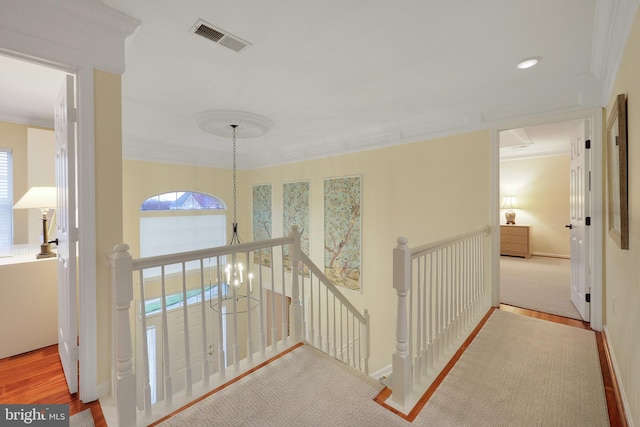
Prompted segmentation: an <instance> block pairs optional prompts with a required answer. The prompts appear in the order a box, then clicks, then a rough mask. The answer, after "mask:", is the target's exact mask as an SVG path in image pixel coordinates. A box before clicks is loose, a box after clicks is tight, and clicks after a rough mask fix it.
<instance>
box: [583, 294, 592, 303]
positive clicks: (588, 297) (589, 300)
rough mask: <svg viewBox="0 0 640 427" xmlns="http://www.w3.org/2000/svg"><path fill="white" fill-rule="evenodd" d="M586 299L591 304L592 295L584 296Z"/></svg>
mask: <svg viewBox="0 0 640 427" xmlns="http://www.w3.org/2000/svg"><path fill="white" fill-rule="evenodd" d="M584 299H585V301H587V302H591V294H584Z"/></svg>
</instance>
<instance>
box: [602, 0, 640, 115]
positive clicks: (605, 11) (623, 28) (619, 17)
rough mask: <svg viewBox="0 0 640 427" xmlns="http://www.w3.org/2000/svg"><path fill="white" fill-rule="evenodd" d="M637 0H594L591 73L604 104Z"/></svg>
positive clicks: (629, 31) (629, 29)
mask: <svg viewBox="0 0 640 427" xmlns="http://www.w3.org/2000/svg"><path fill="white" fill-rule="evenodd" d="M638 5H640V0H597V1H596V10H595V14H594V15H595V22H594V26H593V50H592V55H591V72H592V73H593V74H594V75H595V76H596V77H597V78H598V79H600V81H602V89H603V92H602V102H601V104H602V105H603V106H605V105H607V103H608V101H609V98H610V97H611V91H612V90H613V84H614V83H615V79H616V75H617V74H618V68H619V66H620V61H622V55H623V53H624V49H625V47H626V45H627V40H628V39H629V34H630V33H631V27H632V26H633V21H634V19H635V17H636V13H637V11H638Z"/></svg>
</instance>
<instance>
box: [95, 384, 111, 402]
mask: <svg viewBox="0 0 640 427" xmlns="http://www.w3.org/2000/svg"><path fill="white" fill-rule="evenodd" d="M110 394H111V381H103V382H101V383H100V384H98V399H102V398H103V397H106V396H109V395H110Z"/></svg>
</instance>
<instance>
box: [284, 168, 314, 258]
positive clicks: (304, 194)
mask: <svg viewBox="0 0 640 427" xmlns="http://www.w3.org/2000/svg"><path fill="white" fill-rule="evenodd" d="M309 188H310V185H309V181H298V182H285V183H284V184H282V234H283V235H284V236H288V235H289V233H291V227H293V226H294V225H296V226H298V231H299V232H300V246H301V250H302V252H304V253H305V254H307V255H309V211H310V207H309V206H310V205H309ZM283 250H284V263H285V264H284V266H285V269H287V270H290V269H291V265H290V263H289V247H288V246H285V247H284V248H283Z"/></svg>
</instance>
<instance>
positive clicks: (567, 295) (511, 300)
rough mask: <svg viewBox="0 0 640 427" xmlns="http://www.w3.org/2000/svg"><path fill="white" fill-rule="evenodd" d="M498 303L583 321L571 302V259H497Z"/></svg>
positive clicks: (538, 257)
mask: <svg viewBox="0 0 640 427" xmlns="http://www.w3.org/2000/svg"><path fill="white" fill-rule="evenodd" d="M500 302H501V303H503V304H509V305H513V306H515V307H521V308H528V309H531V310H536V311H542V312H544V313H551V314H556V315H558V316H564V317H570V318H572V319H578V320H582V317H580V314H579V313H578V311H577V310H576V308H575V307H574V305H573V303H572V302H571V260H569V259H563V258H549V257H540V256H533V257H531V258H529V259H526V258H515V257H508V256H501V257H500Z"/></svg>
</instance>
